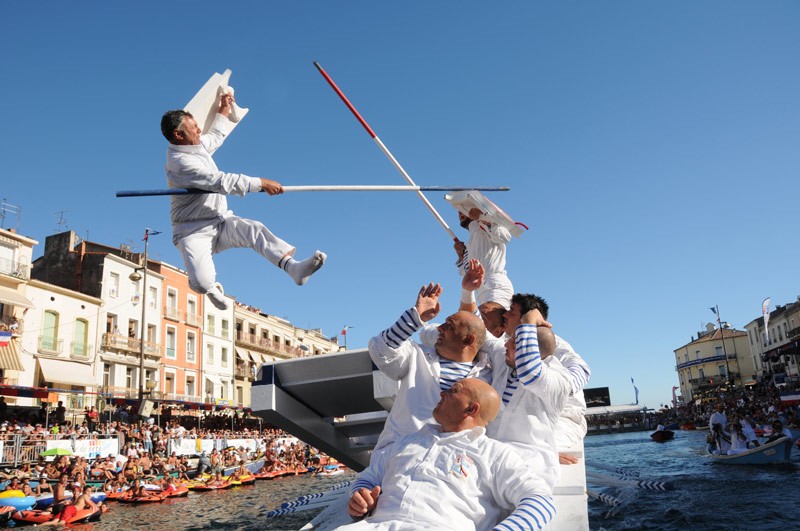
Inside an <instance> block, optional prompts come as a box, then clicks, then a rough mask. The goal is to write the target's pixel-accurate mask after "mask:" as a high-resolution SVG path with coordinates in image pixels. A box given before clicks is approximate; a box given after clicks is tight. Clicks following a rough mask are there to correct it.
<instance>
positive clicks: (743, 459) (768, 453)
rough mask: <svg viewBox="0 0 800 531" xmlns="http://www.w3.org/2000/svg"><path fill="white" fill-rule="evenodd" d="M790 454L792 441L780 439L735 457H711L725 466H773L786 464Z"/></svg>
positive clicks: (785, 438) (784, 438) (786, 438)
mask: <svg viewBox="0 0 800 531" xmlns="http://www.w3.org/2000/svg"><path fill="white" fill-rule="evenodd" d="M791 453H792V440H791V439H790V438H788V437H781V438H780V439H778V440H777V441H772V442H771V443H766V444H762V445H761V446H758V447H756V448H751V449H749V450H747V451H744V452H742V453H740V454H735V455H713V454H711V459H713V460H714V462H715V463H724V464H727V465H775V464H783V463H788V462H789V458H790V456H791Z"/></svg>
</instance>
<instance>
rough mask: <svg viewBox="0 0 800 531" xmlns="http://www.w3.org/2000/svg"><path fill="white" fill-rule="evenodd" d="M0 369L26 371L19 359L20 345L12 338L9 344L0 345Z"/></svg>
mask: <svg viewBox="0 0 800 531" xmlns="http://www.w3.org/2000/svg"><path fill="white" fill-rule="evenodd" d="M0 369H7V370H12V371H24V370H25V367H23V366H22V362H21V361H20V359H19V347H17V342H16V341H15V340H13V339H12V340H11V341H10V342H9V343H8V344H7V345H3V346H1V347H0Z"/></svg>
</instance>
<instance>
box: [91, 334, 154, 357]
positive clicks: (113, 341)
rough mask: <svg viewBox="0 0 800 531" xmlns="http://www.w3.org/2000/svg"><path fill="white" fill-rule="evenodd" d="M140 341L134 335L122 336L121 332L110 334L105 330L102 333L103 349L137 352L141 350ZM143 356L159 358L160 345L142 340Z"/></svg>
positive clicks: (129, 352) (127, 352) (126, 352)
mask: <svg viewBox="0 0 800 531" xmlns="http://www.w3.org/2000/svg"><path fill="white" fill-rule="evenodd" d="M141 345H142V344H141V342H140V341H139V340H138V339H136V338H135V337H128V336H123V335H121V334H111V333H108V332H106V333H105V334H103V345H102V348H103V350H109V349H110V350H117V351H120V352H123V353H125V354H137V355H138V354H139V352H140V350H141ZM144 354H145V356H151V357H154V358H156V359H160V358H161V345H159V344H158V343H153V342H152V341H145V342H144Z"/></svg>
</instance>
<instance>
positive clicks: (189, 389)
mask: <svg viewBox="0 0 800 531" xmlns="http://www.w3.org/2000/svg"><path fill="white" fill-rule="evenodd" d="M186 394H187V395H189V396H195V394H194V376H187V377H186Z"/></svg>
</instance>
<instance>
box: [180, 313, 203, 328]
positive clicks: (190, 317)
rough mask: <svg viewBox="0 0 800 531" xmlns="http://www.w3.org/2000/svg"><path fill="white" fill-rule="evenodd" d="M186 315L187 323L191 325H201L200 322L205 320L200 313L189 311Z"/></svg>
mask: <svg viewBox="0 0 800 531" xmlns="http://www.w3.org/2000/svg"><path fill="white" fill-rule="evenodd" d="M184 315H185V316H186V324H187V325H189V326H200V323H202V322H203V317H202V316H200V315H197V314H194V313H189V312H186V313H185V314H184Z"/></svg>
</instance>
